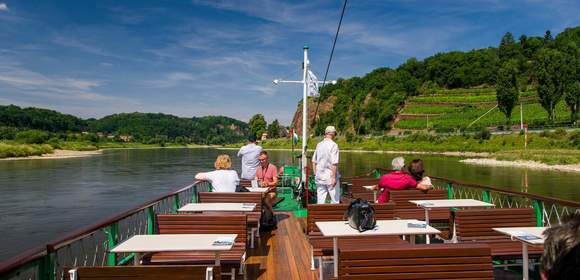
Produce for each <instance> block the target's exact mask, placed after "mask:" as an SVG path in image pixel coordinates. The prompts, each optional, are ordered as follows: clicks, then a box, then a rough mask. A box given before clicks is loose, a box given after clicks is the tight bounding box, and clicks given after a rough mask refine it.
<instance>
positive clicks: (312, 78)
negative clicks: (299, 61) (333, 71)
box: [306, 70, 319, 97]
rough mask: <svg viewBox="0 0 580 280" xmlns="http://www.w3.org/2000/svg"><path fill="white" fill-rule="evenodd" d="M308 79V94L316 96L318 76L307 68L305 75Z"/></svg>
mask: <svg viewBox="0 0 580 280" xmlns="http://www.w3.org/2000/svg"><path fill="white" fill-rule="evenodd" d="M306 78H307V79H308V96H316V97H317V96H318V95H319V93H318V78H316V75H314V73H312V71H310V70H308V74H307V77H306Z"/></svg>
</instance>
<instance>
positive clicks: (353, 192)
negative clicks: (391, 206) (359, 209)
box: [345, 178, 379, 201]
mask: <svg viewBox="0 0 580 280" xmlns="http://www.w3.org/2000/svg"><path fill="white" fill-rule="evenodd" d="M378 183H379V179H376V178H353V179H350V181H349V182H347V183H346V185H347V187H346V192H345V194H346V198H352V199H355V198H362V199H365V200H368V201H373V199H374V195H373V191H370V190H368V189H366V188H363V186H370V185H377V184H378Z"/></svg>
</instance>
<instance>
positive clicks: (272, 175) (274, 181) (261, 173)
mask: <svg viewBox="0 0 580 280" xmlns="http://www.w3.org/2000/svg"><path fill="white" fill-rule="evenodd" d="M258 160H260V166H258V168H256V178H255V179H256V180H258V184H259V185H260V187H262V188H268V192H267V193H266V196H265V197H264V205H265V206H266V207H267V208H268V209H270V210H273V209H272V202H273V201H274V199H275V198H276V186H277V185H278V170H277V168H276V166H275V165H273V164H271V163H270V160H269V158H268V152H266V151H261V152H260V156H259V157H258Z"/></svg>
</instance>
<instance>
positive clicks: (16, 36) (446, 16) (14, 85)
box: [0, 0, 580, 124]
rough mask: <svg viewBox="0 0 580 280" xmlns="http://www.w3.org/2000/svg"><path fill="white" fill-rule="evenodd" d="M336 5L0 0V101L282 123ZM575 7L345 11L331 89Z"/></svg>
mask: <svg viewBox="0 0 580 280" xmlns="http://www.w3.org/2000/svg"><path fill="white" fill-rule="evenodd" d="M341 4H342V3H341V1H340V0H312V1H273V0H243V1H242V0H239V1H218V0H215V1H204V0H181V1H177V0H176V1H163V0H157V1H152V0H151V1H148V0H140V1H130V0H126V1H120V0H117V1H107V0H101V1H96V0H93V1H90V0H83V1H78V0H70V1H48V0H0V104H16V105H20V106H36V107H44V108H50V109H55V110H58V111H62V112H65V113H70V114H74V115H77V116H80V117H83V118H89V117H102V116H104V115H108V114H112V113H119V112H134V111H140V112H162V113H168V114H174V115H178V116H183V117H191V116H204V115H226V116H230V117H234V118H238V119H241V120H244V121H247V120H248V119H249V118H250V117H251V116H252V115H253V114H255V113H263V114H264V115H265V116H266V119H267V120H268V121H272V120H273V119H274V118H277V119H279V120H280V121H281V122H282V123H284V124H288V123H289V122H290V120H291V119H292V115H293V113H294V111H295V109H296V105H297V103H298V101H299V100H300V99H301V88H300V87H299V86H297V85H279V86H274V85H273V84H272V82H271V81H272V79H274V78H287V79H299V78H300V63H301V59H302V46H303V45H304V44H305V43H307V44H308V45H310V47H311V52H310V56H311V59H310V60H311V62H312V65H313V69H314V71H315V72H316V73H318V76H319V78H321V76H322V74H323V71H324V67H325V65H326V62H327V60H328V55H329V53H330V47H331V43H332V38H333V35H334V32H335V29H336V24H337V22H338V16H339V14H340V7H341ZM579 15H580V3H579V1H560V0H554V1H541V0H513V1H501V0H465V1H446V0H431V1H413V0H408V1H403V0H400V1H395V0H392V1H388V0H383V1H379V0H375V1H372V0H369V1H364V0H351V1H349V5H348V8H347V11H346V15H345V18H344V24H343V29H342V32H341V35H340V37H339V41H338V43H337V48H336V51H335V60H334V63H333V65H332V67H331V70H330V74H329V78H331V79H334V78H337V77H350V76H354V75H356V76H360V75H364V74H365V73H367V72H369V71H371V70H373V69H374V68H377V67H382V66H389V67H396V66H397V65H399V64H400V63H402V62H404V61H405V60H406V59H408V58H409V57H413V56H414V57H417V58H424V57H426V56H429V55H432V54H435V53H437V52H442V51H449V50H469V49H473V48H482V47H487V46H495V45H497V44H498V42H499V40H500V38H501V36H502V35H503V34H504V33H505V32H506V31H510V32H512V33H513V34H514V35H515V36H516V38H518V37H519V36H520V35H521V34H527V35H542V34H543V32H544V31H545V30H546V29H550V30H552V32H553V33H554V34H555V33H558V32H560V31H562V30H563V29H564V28H565V27H568V26H576V25H580V16H579Z"/></svg>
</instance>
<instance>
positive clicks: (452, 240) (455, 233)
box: [451, 219, 458, 243]
mask: <svg viewBox="0 0 580 280" xmlns="http://www.w3.org/2000/svg"><path fill="white" fill-rule="evenodd" d="M451 242H452V243H457V242H458V239H457V227H456V226H455V219H453V237H452V238H451Z"/></svg>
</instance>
